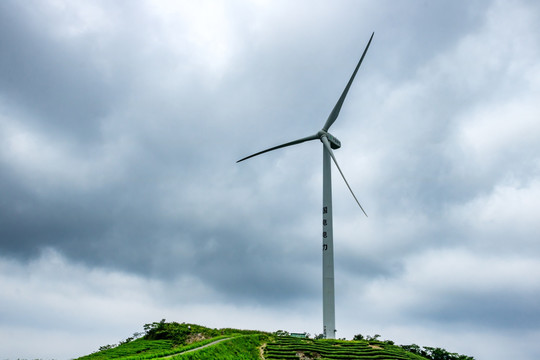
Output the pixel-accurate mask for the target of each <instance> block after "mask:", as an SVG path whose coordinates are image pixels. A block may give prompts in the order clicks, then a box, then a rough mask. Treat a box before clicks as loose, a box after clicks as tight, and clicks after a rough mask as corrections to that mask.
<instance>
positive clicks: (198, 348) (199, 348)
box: [156, 338, 232, 359]
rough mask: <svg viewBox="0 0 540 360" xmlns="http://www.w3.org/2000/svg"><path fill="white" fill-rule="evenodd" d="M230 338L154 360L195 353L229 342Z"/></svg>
mask: <svg viewBox="0 0 540 360" xmlns="http://www.w3.org/2000/svg"><path fill="white" fill-rule="evenodd" d="M231 339H232V338H225V339H219V340H216V341H212V342H211V343H208V344H206V345H202V346H199V347H196V348H194V349H189V350H186V351H181V352H178V353H176V354H172V355H167V356H164V357H160V358H156V359H170V358H172V357H174V356H178V355H183V354H187V353H189V352H192V351H197V350H201V349H204V348H206V347H209V346H212V345H216V344H217V343H220V342H222V341H225V340H231Z"/></svg>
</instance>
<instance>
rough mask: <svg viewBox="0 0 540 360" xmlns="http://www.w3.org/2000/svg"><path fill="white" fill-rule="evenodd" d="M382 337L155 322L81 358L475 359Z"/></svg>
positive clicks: (103, 359) (100, 359)
mask: <svg viewBox="0 0 540 360" xmlns="http://www.w3.org/2000/svg"><path fill="white" fill-rule="evenodd" d="M379 337H380V335H378V334H376V335H374V336H363V335H361V334H358V335H355V336H354V340H352V341H347V340H345V339H342V340H330V339H321V336H320V335H315V336H314V339H310V338H309V334H308V337H307V338H296V337H292V336H290V334H289V333H288V332H287V331H283V330H278V331H276V332H275V333H273V334H269V333H265V332H262V331H254V330H238V329H230V328H227V329H211V328H207V327H204V326H200V325H195V324H186V323H181V324H180V323H177V322H166V321H165V320H164V319H163V320H161V321H160V322H153V323H151V324H146V325H144V333H135V334H133V336H131V337H128V338H127V339H125V340H123V341H120V342H119V343H118V344H117V345H105V346H101V347H100V348H99V350H98V351H96V352H95V353H92V354H90V355H86V356H83V357H80V358H79V359H78V360H105V359H115V360H136V359H137V360H139V359H140V360H142V359H178V360H202V359H225V360H228V359H230V360H232V359H235V360H236V359H240V360H252V359H253V360H255V359H262V356H264V359H301V360H310V359H321V360H324V359H327V360H332V359H335V360H338V359H339V360H341V359H363V360H375V359H376V360H390V359H395V360H425V359H429V360H474V358H472V357H469V356H465V355H459V354H456V353H450V352H448V351H446V350H444V349H441V348H432V347H421V346H418V345H416V344H412V345H400V346H397V345H394V342H393V341H390V340H384V341H381V340H379Z"/></svg>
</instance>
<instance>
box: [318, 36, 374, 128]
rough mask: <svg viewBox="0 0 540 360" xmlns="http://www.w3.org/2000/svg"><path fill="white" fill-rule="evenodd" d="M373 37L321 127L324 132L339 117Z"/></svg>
mask: <svg viewBox="0 0 540 360" xmlns="http://www.w3.org/2000/svg"><path fill="white" fill-rule="evenodd" d="M373 35H375V33H374V32H373V33H372V34H371V37H370V38H369V41H368V43H367V46H366V49H365V50H364V53H363V54H362V57H361V58H360V61H359V62H358V65H356V69H354V72H353V74H352V76H351V78H350V80H349V82H348V83H347V86H345V90H343V93H342V94H341V96H340V98H339V100H338V102H337V103H336V105H335V106H334V108H333V109H332V112H331V113H330V115H329V116H328V119H327V120H326V123H325V124H324V126H323V130H324V131H328V129H330V126H332V124H333V123H334V121H336V119H337V117H338V115H339V111H340V110H341V105H343V102H344V101H345V98H346V97H347V93H348V92H349V88H350V87H351V84H352V82H353V80H354V77H355V76H356V73H357V72H358V69H359V68H360V65H361V64H362V61H363V60H364V56H366V53H367V51H368V48H369V44H371V39H373Z"/></svg>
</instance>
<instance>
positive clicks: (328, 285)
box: [237, 33, 375, 339]
mask: <svg viewBox="0 0 540 360" xmlns="http://www.w3.org/2000/svg"><path fill="white" fill-rule="evenodd" d="M374 34H375V33H372V34H371V37H370V38H369V41H368V43H367V45H366V48H365V50H364V52H363V53H362V57H360V61H358V65H356V68H355V69H354V72H353V73H352V75H351V78H350V79H349V82H348V83H347V85H346V86H345V89H344V90H343V93H342V94H341V96H340V97H339V100H338V101H337V103H336V105H335V106H334V108H333V109H332V112H331V113H330V115H329V116H328V119H327V120H326V123H325V124H324V126H323V128H322V129H321V130H320V131H319V132H317V133H316V134H315V135H311V136H307V137H304V138H301V139H298V140H294V141H290V142H288V143H285V144H281V145H278V146H274V147H271V148H269V149H266V150H263V151H259V152H258V153H255V154H252V155H249V156H246V157H245V158H242V159H240V160H238V161H237V163H239V162H241V161H244V160H247V159H249V158H252V157H254V156H257V155H260V154H264V153H266V152H269V151H272V150H276V149H281V148H284V147H287V146H291V145H296V144H300V143H303V142H306V141H310V140H317V139H319V140H320V141H321V142H322V143H323V206H322V217H323V221H322V225H323V228H322V243H323V246H322V250H323V251H322V253H323V269H322V275H323V336H324V337H325V338H327V339H335V336H336V334H335V333H336V316H335V301H334V235H333V227H332V177H331V163H330V162H331V161H330V159H332V160H333V161H334V164H336V167H337V169H338V170H339V172H340V174H341V177H343V180H344V181H345V184H347V187H348V188H349V191H350V192H351V194H352V196H353V197H354V200H356V203H357V204H358V206H360V209H362V212H363V213H364V215H366V216H367V214H366V212H365V211H364V208H362V205H360V202H359V201H358V199H357V198H356V196H355V195H354V192H353V191H352V189H351V187H350V186H349V183H348V182H347V179H345V175H343V172H342V171H341V168H340V167H339V165H338V163H337V160H336V158H335V156H334V152H333V150H332V149H334V150H336V149H339V148H340V147H341V142H340V141H339V140H338V139H337V138H336V137H334V136H333V135H331V134H330V133H329V132H328V130H329V129H330V126H332V124H333V123H334V122H335V121H336V119H337V117H338V115H339V111H340V110H341V106H342V105H343V102H344V101H345V97H346V96H347V93H348V92H349V88H350V87H351V84H352V82H353V80H354V77H355V76H356V73H357V72H358V69H359V68H360V65H361V64H362V61H363V60H364V56H365V55H366V53H367V51H368V48H369V45H370V44H371V40H372V39H373V35H374Z"/></svg>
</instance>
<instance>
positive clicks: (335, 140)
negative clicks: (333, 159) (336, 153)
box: [317, 130, 341, 150]
mask: <svg viewBox="0 0 540 360" xmlns="http://www.w3.org/2000/svg"><path fill="white" fill-rule="evenodd" d="M323 136H324V137H326V138H327V139H328V142H329V143H330V147H331V148H332V149H334V150H336V149H339V148H340V147H341V141H339V139H338V138H337V137H335V136H334V135H332V134H330V133H329V132H328V131H324V130H321V131H319V132H318V133H317V137H318V138H319V139H321V141H322V138H323Z"/></svg>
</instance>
